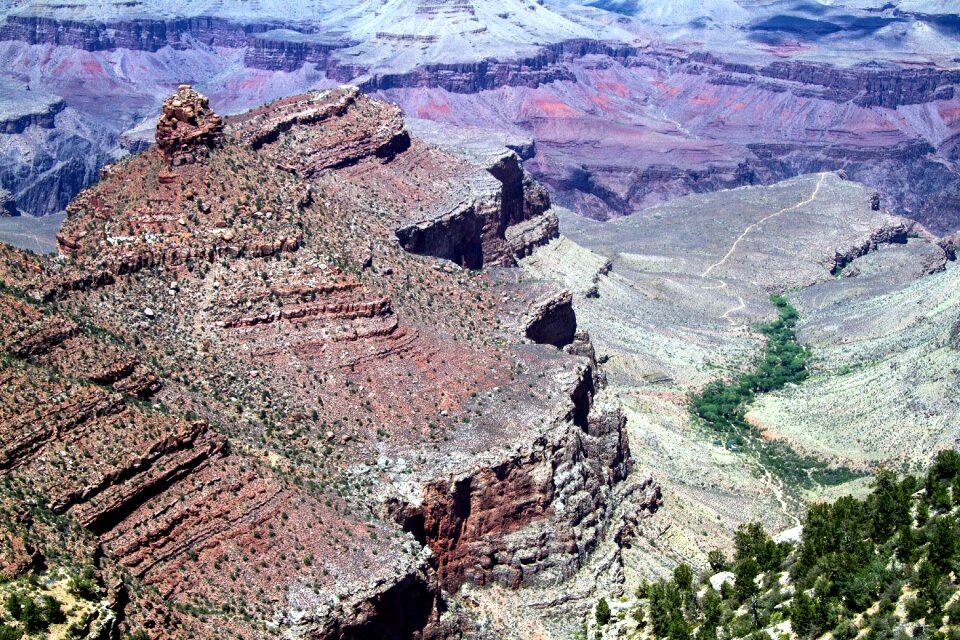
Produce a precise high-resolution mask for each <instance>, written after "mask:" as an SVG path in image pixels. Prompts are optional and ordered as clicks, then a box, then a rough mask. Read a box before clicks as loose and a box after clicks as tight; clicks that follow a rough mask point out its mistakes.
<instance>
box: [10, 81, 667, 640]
mask: <svg viewBox="0 0 960 640" xmlns="http://www.w3.org/2000/svg"><path fill="white" fill-rule="evenodd" d="M181 94H183V95H185V96H186V97H187V98H190V99H195V98H193V97H192V96H193V94H192V93H190V94H187V93H186V89H182V90H181V91H180V92H178V97H176V98H175V99H171V103H170V104H171V106H172V105H173V101H174V100H176V101H179V102H180V103H181V107H182V104H183V102H184V100H185V98H184V97H183V96H181ZM197 100H198V99H197ZM195 106H197V108H199V109H200V111H202V110H203V109H208V108H209V107H208V105H207V104H206V102H205V101H201V102H198V103H197V105H195ZM181 107H177V108H181ZM174 115H176V114H174ZM177 117H179V116H177ZM205 118H206V119H205ZM189 120H190V118H187V121H189ZM177 122H178V124H177V125H176V129H177V131H180V128H181V125H180V124H179V123H180V122H183V121H181V120H179V119H178V120H177ZM197 122H198V123H199V122H207V123H210V122H213V120H212V116H209V114H208V115H207V116H205V117H201V118H198V119H197ZM171 126H172V125H171ZM191 126H192V125H191ZM215 128H216V127H215ZM187 131H188V132H189V131H192V130H190V129H188V130H187ZM208 133H209V134H210V135H215V136H216V140H217V142H216V143H215V144H211V138H210V137H208V136H207V134H202V135H201V134H198V135H192V134H189V133H188V135H184V136H180V137H179V138H177V141H176V144H175V145H174V147H176V149H177V154H184V153H185V154H186V155H187V156H189V157H190V158H191V160H190V161H181V162H176V161H174V162H171V161H170V158H169V154H168V153H167V152H168V150H169V149H170V148H173V147H167V148H164V147H161V146H158V147H154V148H152V149H149V150H147V151H145V152H144V153H142V154H140V155H138V156H135V157H133V158H130V159H126V160H124V161H122V162H120V163H118V164H116V165H113V166H111V167H109V168H108V169H107V170H105V171H104V172H103V175H102V178H101V181H100V182H99V183H98V184H96V185H95V186H93V187H91V188H89V189H87V190H86V191H84V192H83V193H82V194H81V195H80V196H78V198H77V199H76V200H75V201H74V202H73V203H72V204H71V205H70V208H69V217H68V219H67V221H66V222H65V224H64V226H63V229H62V231H61V233H60V236H59V238H58V240H59V247H60V255H59V256H58V257H57V258H55V259H47V258H41V257H37V256H33V255H31V254H27V253H24V252H20V251H17V250H13V249H9V248H3V249H2V250H0V284H2V291H0V313H2V314H3V315H4V320H5V321H4V322H3V323H2V324H0V326H3V327H6V329H5V330H4V332H3V333H0V347H2V352H3V354H4V357H3V359H2V362H0V381H2V386H0V394H3V402H2V403H0V405H2V406H3V407H4V413H3V415H2V424H0V429H2V430H3V432H4V434H5V436H4V439H3V441H4V443H5V445H4V448H3V450H2V451H0V473H2V474H3V475H4V476H5V478H6V481H7V484H6V485H4V486H6V487H7V490H6V491H7V493H2V492H0V508H3V509H5V510H6V511H5V512H4V513H5V515H6V517H8V519H11V521H14V520H15V521H16V522H23V521H24V517H25V516H24V515H23V513H21V512H20V511H17V509H18V507H17V506H16V505H17V500H15V499H14V497H15V496H18V495H20V494H19V493H18V492H21V491H27V490H29V491H30V492H32V493H31V495H33V494H35V495H36V499H35V501H34V502H32V503H31V504H34V505H35V506H36V508H35V509H33V511H31V516H30V517H31V518H33V519H34V521H36V522H37V523H40V524H42V523H44V522H48V521H49V522H50V523H53V524H50V525H49V527H48V529H43V528H42V527H40V524H37V525H36V527H35V528H37V527H40V528H37V530H38V531H41V534H40V535H36V536H29V535H26V534H25V533H23V530H22V529H21V528H19V527H15V528H14V529H13V531H14V534H12V535H10V536H8V537H7V538H6V542H5V543H4V544H6V547H5V548H6V549H8V550H9V554H10V560H9V561H7V560H5V561H4V565H5V566H8V567H11V568H10V569H9V571H10V572H11V575H19V574H22V573H23V572H24V571H27V570H28V569H29V567H31V566H38V564H45V565H47V566H59V565H60V564H64V565H67V566H84V565H86V566H91V567H93V568H94V569H95V578H96V580H97V581H98V585H99V586H100V587H101V589H102V590H103V592H104V593H109V594H111V595H110V598H111V606H112V607H114V608H115V609H116V610H117V611H118V613H119V614H120V619H122V620H124V621H125V622H124V624H125V625H127V626H129V628H131V629H143V630H145V631H146V632H147V633H148V635H149V636H151V637H155V638H160V637H169V636H170V635H175V636H185V635H190V634H193V635H197V636H201V637H220V636H222V635H223V634H224V633H227V634H230V635H232V636H237V637H242V638H261V637H270V636H272V635H288V636H294V637H309V638H321V639H326V638H365V637H384V638H401V637H402V638H411V637H412V638H426V637H431V638H443V637H453V636H454V635H456V634H457V633H459V631H458V629H459V628H460V626H461V625H462V623H463V620H461V619H460V616H463V615H466V614H463V613H458V614H451V613H446V608H447V607H446V605H445V604H444V596H443V595H442V594H443V593H444V592H446V593H447V594H452V593H455V592H456V590H457V589H458V588H460V586H461V585H463V584H466V583H471V584H475V585H491V584H498V585H502V586H504V587H507V588H517V587H519V586H521V585H529V584H538V585H557V584H561V583H562V582H563V581H564V580H566V579H567V578H569V577H570V576H571V575H573V574H574V573H575V572H576V571H577V570H578V568H579V567H580V566H581V565H582V564H583V563H584V562H585V561H586V559H587V558H588V556H589V555H590V554H591V552H593V551H594V550H595V549H596V548H597V547H598V545H599V544H600V542H601V541H602V540H603V539H605V538H609V537H611V536H621V535H628V534H627V533H624V530H623V527H622V526H621V525H620V524H618V523H617V522H614V521H613V519H612V513H613V512H612V509H611V507H610V506H609V505H611V504H614V503H616V502H618V500H619V498H618V496H619V497H620V498H622V497H623V496H625V495H628V494H629V493H630V492H636V491H645V492H646V498H645V499H644V500H639V501H637V508H636V509H635V510H634V511H635V513H634V514H633V515H634V516H635V517H636V518H641V517H647V516H649V515H651V514H652V513H653V512H655V511H656V509H657V507H658V506H659V493H658V491H657V489H656V486H655V485H654V484H652V483H651V482H649V480H646V479H645V480H644V481H642V482H635V481H633V480H631V478H632V476H631V474H630V470H631V468H632V461H631V458H630V451H629V442H628V439H627V437H626V431H625V427H624V422H625V421H624V417H623V415H622V413H621V412H620V411H619V408H618V407H617V406H616V405H615V404H611V403H609V402H607V401H604V402H602V403H597V402H595V397H597V396H598V395H599V394H602V393H603V391H602V387H603V383H604V376H603V374H602V372H601V371H600V369H599V366H598V365H597V362H596V358H595V356H594V352H593V348H592V345H591V343H590V339H589V336H587V335H586V334H584V333H583V332H579V331H577V327H576V314H575V311H574V309H573V306H572V303H571V299H570V296H569V294H567V293H565V292H563V291H561V290H559V289H557V288H556V287H553V286H550V285H546V284H543V283H541V284H525V283H522V282H520V281H518V280H516V279H515V277H512V276H510V275H508V274H500V275H494V274H493V273H490V272H487V271H479V270H478V271H470V270H467V269H465V268H464V267H468V268H469V267H477V268H479V267H482V266H484V265H490V264H503V265H508V264H511V263H512V261H513V260H514V258H515V256H518V255H523V254H525V253H528V252H530V251H532V250H533V249H534V247H536V246H537V244H538V243H540V242H542V241H544V239H545V238H549V237H552V236H553V235H555V234H556V218H555V216H553V213H552V211H551V210H550V205H549V198H548V197H547V196H546V193H545V191H544V190H543V189H542V188H541V187H539V186H538V185H536V184H535V183H534V182H533V181H532V180H530V178H529V177H528V176H527V175H526V174H525V173H524V172H523V169H522V167H521V165H520V163H519V161H518V159H517V158H516V156H515V155H514V154H513V152H509V151H503V150H497V149H488V150H487V151H485V152H484V153H482V154H478V153H471V154H465V153H459V154H458V153H455V152H454V151H452V150H446V149H442V148H440V147H437V146H434V145H431V144H427V143H425V142H423V141H421V140H419V139H417V138H416V137H412V136H410V135H409V134H408V133H407V132H406V130H405V127H404V125H403V121H402V119H400V118H399V113H398V112H397V110H396V109H395V108H394V107H391V106H389V105H384V104H381V103H378V102H374V101H372V100H369V99H368V98H366V97H364V96H363V95H361V94H359V93H358V92H357V91H356V90H355V89H350V88H341V89H337V90H333V91H326V92H320V93H315V94H309V95H305V96H296V97H293V98H290V99H286V100H282V101H280V102H278V103H275V104H273V105H268V106H266V107H264V108H262V109H259V110H257V111H255V112H253V113H250V114H246V115H243V116H239V117H236V118H233V119H230V120H229V121H228V122H227V123H226V124H225V126H224V129H223V133H222V138H221V136H220V134H219V132H215V131H213V130H212V129H211V130H210V131H208ZM171 144H172V143H171ZM191 145H192V147H191ZM191 149H192V150H191ZM194 152H196V153H194ZM178 157H179V156H178ZM451 202H456V203H458V205H457V206H458V207H459V209H457V211H458V212H459V213H456V214H454V215H449V216H443V215H441V216H437V215H435V212H436V211H438V210H447V209H444V208H445V207H447V206H448V205H449V203H451ZM410 224H415V225H417V228H418V229H419V230H420V233H422V234H423V235H422V237H424V238H426V237H440V236H442V235H443V234H447V233H448V234H450V236H451V237H455V238H457V242H456V245H455V246H451V247H447V248H444V247H441V246H438V245H434V244H430V243H429V242H428V243H421V244H417V242H415V241H413V240H411V241H410V242H408V243H405V245H404V246H399V243H398V242H397V240H398V238H401V237H403V233H402V231H401V230H402V229H404V228H406V227H407V226H408V225H410ZM431 226H435V227H436V229H434V230H430V229H431ZM405 248H406V249H410V250H411V251H414V250H415V253H411V252H410V251H407V250H405ZM508 271H509V270H508ZM8 498H9V499H8ZM465 510H466V511H465ZM58 518H60V519H64V520H63V522H66V523H69V526H71V527H73V529H72V531H75V533H74V534H72V537H69V538H65V537H63V536H61V537H59V538H57V537H56V536H52V535H51V536H48V535H47V534H44V533H42V532H43V531H47V530H50V531H52V530H53V528H55V527H56V526H58V525H56V523H57V522H60V520H58ZM44 526H47V525H44ZM57 540H61V541H62V543H61V542H57ZM97 550H102V553H100V552H98V551H97ZM5 570H6V569H5ZM398 612H402V615H400V614H399V613H398ZM398 620H400V621H401V622H400V623H399V624H398V622H397V621H398Z"/></svg>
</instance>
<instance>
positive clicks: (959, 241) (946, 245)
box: [937, 232, 960, 261]
mask: <svg viewBox="0 0 960 640" xmlns="http://www.w3.org/2000/svg"><path fill="white" fill-rule="evenodd" d="M937 244H939V245H940V248H942V249H943V252H944V253H945V254H946V256H947V260H950V261H953V260H956V259H957V255H958V253H960V232H957V233H952V234H950V235H948V236H944V237H943V238H940V240H938V241H937Z"/></svg>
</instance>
